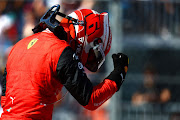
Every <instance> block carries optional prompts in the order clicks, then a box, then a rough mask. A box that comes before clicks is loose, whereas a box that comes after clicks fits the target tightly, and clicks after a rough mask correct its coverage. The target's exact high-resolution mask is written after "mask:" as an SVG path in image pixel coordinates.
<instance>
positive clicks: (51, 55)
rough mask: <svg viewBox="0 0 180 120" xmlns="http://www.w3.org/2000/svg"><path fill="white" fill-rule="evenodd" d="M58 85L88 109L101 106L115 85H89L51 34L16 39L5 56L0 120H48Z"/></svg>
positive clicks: (62, 42)
mask: <svg viewBox="0 0 180 120" xmlns="http://www.w3.org/2000/svg"><path fill="white" fill-rule="evenodd" d="M62 86H65V87H66V89H67V90H68V91H69V92H70V93H71V95H72V96H73V97H74V98H75V99H76V100H77V101H78V102H79V103H80V104H81V105H82V106H83V107H85V108H86V109H89V110H94V109H96V108H98V107H99V106H101V105H102V104H103V103H104V102H105V101H106V100H107V99H109V98H110V97H111V96H112V95H113V94H114V93H115V92H116V91H117V90H118V87H117V82H114V81H112V80H110V79H104V81H103V82H102V83H100V84H98V85H97V86H93V85H92V83H91V82H90V80H89V79H88V78H87V76H86V74H85V72H84V69H83V66H82V64H81V62H80V61H79V60H78V59H77V57H76V55H75V53H74V51H73V50H72V49H71V47H70V46H69V44H68V43H67V42H66V41H65V40H60V39H59V38H57V37H56V36H55V35H54V34H53V33H52V32H50V31H47V30H46V31H43V32H39V33H36V34H34V35H32V36H30V37H27V38H24V39H22V40H20V41H19V42H18V43H17V44H16V45H15V46H14V47H13V48H12V50H11V52H10V54H9V57H8V61H7V64H6V69H5V72H4V75H3V88H2V98H1V105H2V107H3V113H2V116H1V119H2V120H36V119H37V120H40V119H41V120H51V119H52V111H53V104H51V103H53V102H55V101H56V93H57V91H58V90H61V89H62ZM44 104H47V105H44Z"/></svg>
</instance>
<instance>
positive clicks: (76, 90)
mask: <svg viewBox="0 0 180 120" xmlns="http://www.w3.org/2000/svg"><path fill="white" fill-rule="evenodd" d="M56 71H57V75H58V77H59V80H60V82H61V83H62V84H63V85H64V86H65V87H66V89H67V90H68V91H69V92H70V94H71V95H72V96H73V97H74V98H75V99H76V100H77V101H78V102H79V103H80V104H81V105H82V106H84V107H85V108H86V109H89V110H95V109H96V108H98V107H99V106H101V105H102V104H103V103H104V102H105V101H106V100H108V99H109V98H110V97H111V96H112V95H113V94H114V93H115V92H116V91H117V89H118V88H117V85H116V82H114V81H111V80H110V79H105V80H104V81H103V82H102V83H100V84H99V85H97V86H94V87H93V85H92V83H91V81H90V80H89V79H88V78H87V76H86V74H85V72H84V69H83V66H82V64H81V62H80V61H79V60H78V59H77V56H76V55H75V54H74V52H73V50H72V49H71V48H70V47H67V48H65V49H64V51H63V52H62V54H61V56H60V58H59V61H58V63H57V68H56Z"/></svg>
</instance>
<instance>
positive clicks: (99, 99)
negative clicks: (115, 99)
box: [84, 79, 117, 110]
mask: <svg viewBox="0 0 180 120" xmlns="http://www.w3.org/2000/svg"><path fill="white" fill-rule="evenodd" d="M116 91H117V85H116V83H115V82H114V81H112V80H109V79H105V80H104V81H103V82H102V83H100V84H99V85H97V86H95V87H93V91H92V94H91V98H90V100H89V103H88V105H86V106H84V108H86V109H88V110H95V109H97V108H98V107H100V106H101V105H102V104H103V103H104V102H106V101H107V100H108V99H109V98H111V97H112V95H113V94H114V93H115V92H116Z"/></svg>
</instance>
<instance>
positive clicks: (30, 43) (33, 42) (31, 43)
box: [27, 38, 38, 49]
mask: <svg viewBox="0 0 180 120" xmlns="http://www.w3.org/2000/svg"><path fill="white" fill-rule="evenodd" d="M37 40H38V39H37V38H34V39H33V40H31V41H30V42H29V44H28V46H27V49H29V48H31V47H32V46H33V45H34V44H35V43H36V42H37Z"/></svg>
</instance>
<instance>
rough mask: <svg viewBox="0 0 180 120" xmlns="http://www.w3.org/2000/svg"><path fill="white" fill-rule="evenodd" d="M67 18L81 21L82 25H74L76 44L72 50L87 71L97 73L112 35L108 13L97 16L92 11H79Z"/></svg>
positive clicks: (108, 48)
mask: <svg viewBox="0 0 180 120" xmlns="http://www.w3.org/2000/svg"><path fill="white" fill-rule="evenodd" d="M68 16H71V17H72V18H75V19H77V20H79V21H83V24H74V28H75V36H76V37H75V40H76V42H77V45H76V46H75V48H74V49H75V50H76V54H77V55H78V56H79V58H80V60H81V62H82V64H83V65H84V66H85V67H86V68H87V69H89V70H90V71H92V72H95V71H97V70H98V69H99V68H100V66H101V65H102V64H103V62H104V61H105V56H106V55H107V54H108V52H109V50H110V48H111V41H112V35H111V29H110V26H109V18H108V13H106V12H104V13H101V14H99V13H98V12H96V11H94V10H90V9H81V10H76V11H74V12H72V13H71V14H70V15H68ZM72 36H73V35H72Z"/></svg>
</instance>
